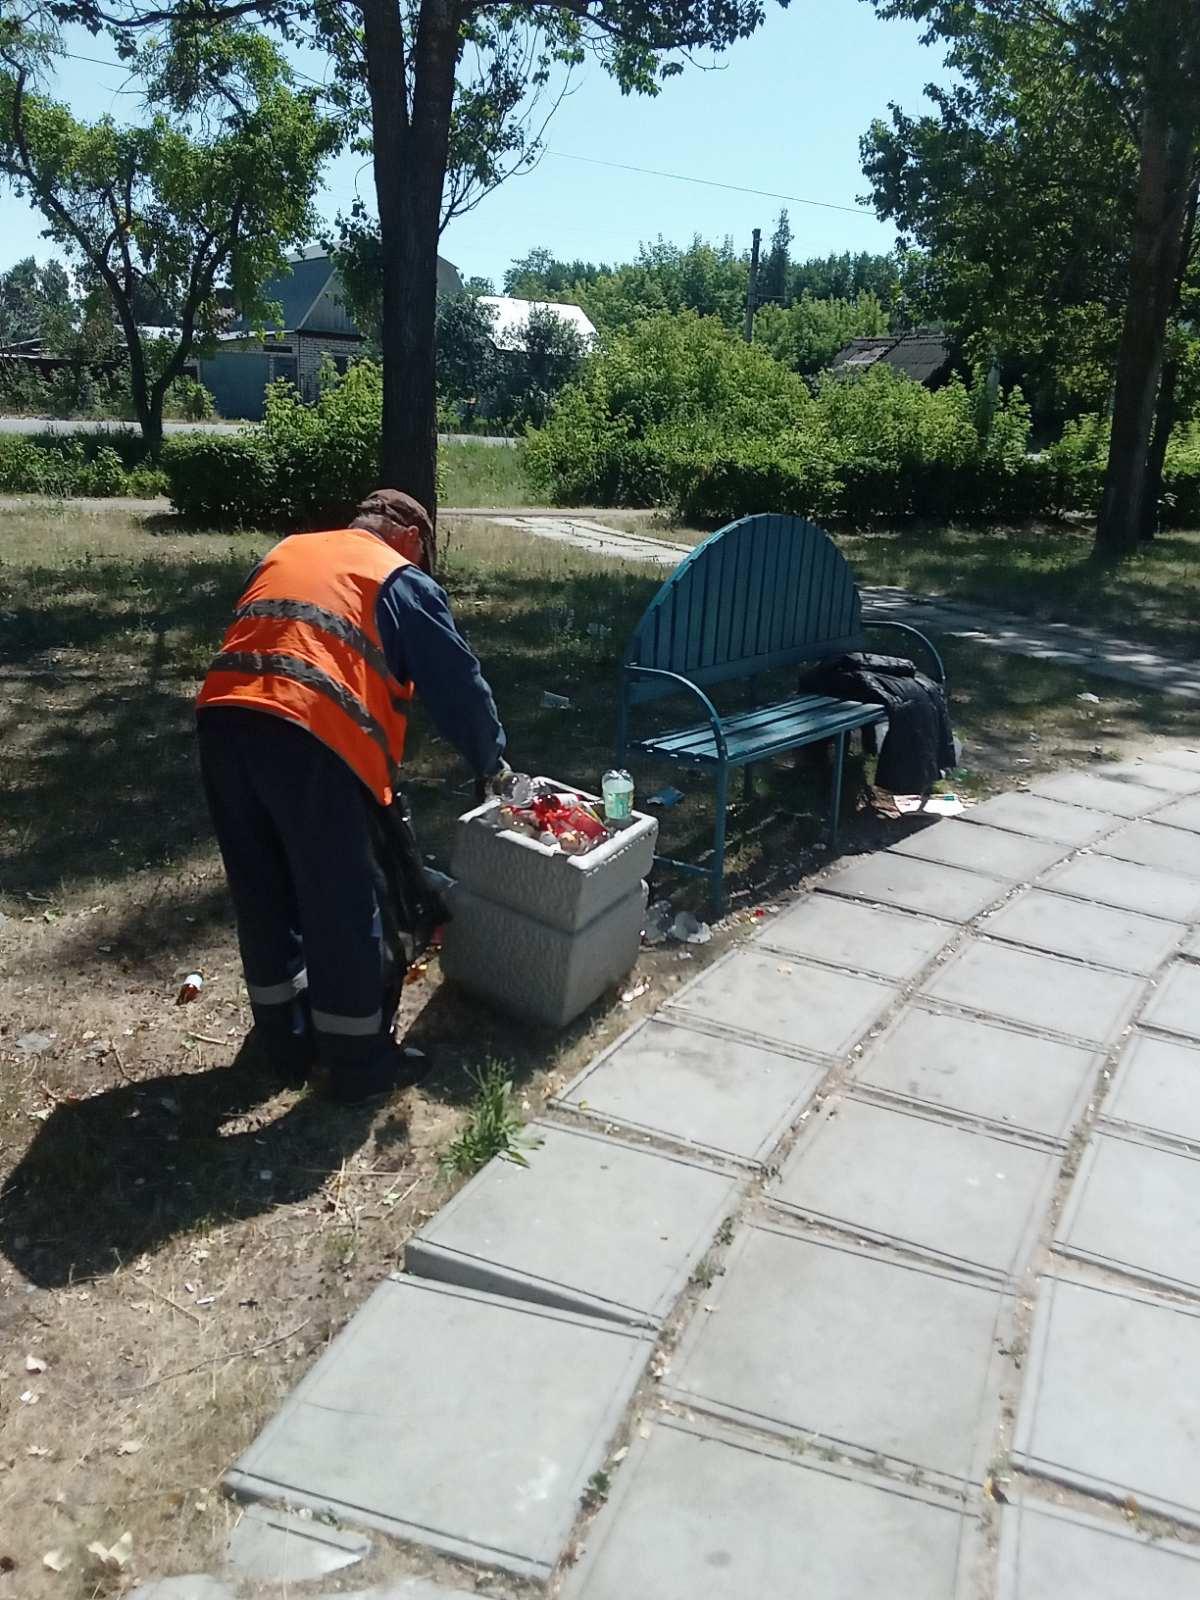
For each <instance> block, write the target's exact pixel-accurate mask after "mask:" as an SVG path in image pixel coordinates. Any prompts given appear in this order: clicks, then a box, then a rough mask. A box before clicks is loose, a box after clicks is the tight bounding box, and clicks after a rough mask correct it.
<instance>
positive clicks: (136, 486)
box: [0, 434, 165, 498]
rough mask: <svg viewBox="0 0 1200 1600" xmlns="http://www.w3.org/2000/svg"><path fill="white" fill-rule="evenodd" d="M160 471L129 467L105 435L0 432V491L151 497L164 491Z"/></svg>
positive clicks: (9, 492) (8, 492)
mask: <svg viewBox="0 0 1200 1600" xmlns="http://www.w3.org/2000/svg"><path fill="white" fill-rule="evenodd" d="M164 487H165V481H164V479H163V476H162V474H161V473H160V472H157V471H155V470H153V469H151V468H146V467H134V468H132V469H130V468H129V467H128V466H127V464H126V461H125V460H124V458H123V456H122V452H121V450H120V449H119V448H118V446H117V444H116V443H111V444H110V443H108V442H106V439H105V436H104V435H102V434H101V435H93V436H91V437H87V436H84V435H79V434H76V435H72V436H71V437H70V438H62V437H61V436H59V435H55V436H48V437H47V438H43V439H37V438H26V437H22V436H21V435H19V434H0V493H5V494H46V495H62V496H84V497H87V496H103V497H105V498H108V497H112V498H116V497H119V496H131V495H132V496H139V497H143V496H144V497H151V496H155V495H159V494H161V493H162V492H163V489H164Z"/></svg>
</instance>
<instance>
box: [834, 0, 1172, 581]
mask: <svg viewBox="0 0 1200 1600" xmlns="http://www.w3.org/2000/svg"><path fill="white" fill-rule="evenodd" d="M874 3H875V4H876V5H877V6H878V8H879V10H880V11H881V12H882V13H883V14H884V15H887V16H897V15H900V16H906V17H912V18H916V19H918V20H920V21H922V22H924V23H925V25H926V28H927V33H926V38H927V39H928V40H930V41H932V40H941V41H943V42H945V43H946V44H947V46H948V54H947V61H948V64H949V66H950V67H951V68H952V69H953V71H954V74H955V81H954V83H953V84H952V86H951V87H949V88H940V89H939V88H937V87H931V88H930V89H929V90H928V93H929V94H930V95H931V97H932V98H933V100H934V105H935V112H934V114H933V115H932V116H926V117H921V118H916V119H913V118H910V117H907V116H905V114H904V113H903V112H901V111H899V110H898V109H897V108H895V107H893V108H892V120H891V125H890V126H887V125H883V124H877V125H876V127H875V128H874V129H872V131H871V133H870V134H869V135H868V137H867V139H866V141H865V142H864V157H865V164H866V169H867V173H868V176H869V177H870V178H871V181H872V184H873V187H874V190H875V199H876V205H877V208H878V209H879V210H880V212H881V214H882V215H885V216H889V217H891V218H893V219H894V220H895V221H897V222H898V223H899V225H900V227H901V229H902V231H903V232H904V233H906V234H907V235H908V236H909V237H910V238H911V239H914V240H915V241H916V242H917V243H918V244H920V245H922V246H923V247H925V248H926V249H927V251H928V270H929V274H930V277H929V281H928V283H927V286H926V287H927V289H928V290H929V294H928V298H929V299H932V300H934V301H935V302H936V301H937V300H938V299H939V298H941V303H942V305H943V307H944V309H945V311H946V313H947V315H948V317H949V319H950V320H951V321H952V322H954V323H956V324H957V325H958V326H960V327H961V328H962V329H963V331H964V332H965V333H967V334H968V335H970V334H976V335H979V336H981V337H980V339H979V351H980V354H983V353H984V348H983V346H984V344H985V343H986V341H987V340H988V339H991V340H992V341H993V346H994V348H995V347H998V348H999V349H1001V350H1008V351H1016V352H1017V353H1024V354H1029V353H1032V352H1035V351H1040V352H1041V354H1042V356H1043V357H1044V358H1045V359H1046V360H1047V361H1048V362H1050V363H1051V364H1057V365H1058V367H1059V370H1062V362H1063V357H1064V356H1066V355H1067V354H1068V352H1070V353H1071V355H1072V356H1073V357H1074V359H1075V360H1076V364H1077V369H1078V370H1077V371H1076V372H1075V373H1074V374H1073V375H1072V376H1071V379H1070V380H1069V381H1071V382H1073V383H1075V384H1076V385H1082V384H1084V383H1086V382H1087V381H1088V375H1087V368H1088V367H1089V366H1091V367H1092V368H1093V370H1094V369H1095V367H1096V364H1097V363H1099V364H1100V366H1101V368H1107V377H1108V379H1109V381H1110V383H1111V392H1112V413H1113V420H1112V436H1111V445H1110V453H1109V460H1108V467H1107V473H1106V479H1105V490H1104V499H1103V505H1102V508H1101V513H1100V519H1099V523H1098V527H1097V544H1098V547H1099V548H1100V549H1102V550H1105V551H1110V552H1114V553H1119V552H1121V551H1123V550H1128V549H1130V548H1131V547H1132V546H1133V545H1134V544H1136V542H1137V541H1138V539H1139V537H1141V536H1142V534H1143V532H1144V530H1145V528H1146V526H1147V523H1148V521H1149V520H1150V519H1151V517H1152V514H1153V510H1154V504H1155V501H1156V497H1157V488H1156V483H1155V478H1154V474H1155V465H1156V458H1157V451H1158V444H1157V443H1156V442H1155V417H1156V408H1157V412H1158V415H1159V418H1160V421H1161V419H1163V418H1164V417H1165V419H1166V420H1167V423H1168V425H1169V418H1170V414H1171V411H1172V404H1171V403H1170V402H1171V401H1172V395H1171V393H1170V388H1171V385H1170V383H1168V385H1167V386H1166V387H1165V388H1164V386H1163V384H1162V383H1161V381H1160V380H1161V379H1162V377H1163V367H1164V357H1165V355H1166V352H1167V351H1168V348H1169V346H1170V339H1171V325H1172V319H1173V317H1174V315H1175V313H1176V311H1177V309H1178V306H1179V303H1180V289H1181V285H1182V283H1183V281H1184V276H1185V272H1184V268H1185V265H1186V256H1187V250H1188V245H1189V241H1190V231H1191V226H1192V220H1193V216H1194V212H1193V201H1192V196H1194V193H1195V187H1196V178H1197V132H1198V129H1200V0H968V3H966V4H963V3H961V0H874ZM1169 378H1170V368H1169V366H1168V379H1169ZM1161 432H1162V429H1161V427H1160V429H1159V433H1160V435H1161ZM1159 442H1161V440H1160V441H1159Z"/></svg>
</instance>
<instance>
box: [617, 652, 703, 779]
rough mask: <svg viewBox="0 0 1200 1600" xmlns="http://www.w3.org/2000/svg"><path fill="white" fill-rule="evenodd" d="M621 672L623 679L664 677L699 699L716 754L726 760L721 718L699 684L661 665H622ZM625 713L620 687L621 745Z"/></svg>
mask: <svg viewBox="0 0 1200 1600" xmlns="http://www.w3.org/2000/svg"><path fill="white" fill-rule="evenodd" d="M621 672H622V676H623V678H625V679H627V678H664V679H666V680H667V681H668V682H669V683H673V684H674V685H675V686H676V688H677V689H678V690H679V692H680V693H681V694H689V695H691V696H693V698H694V699H696V700H699V702H700V704H701V705H702V706H703V707H704V711H705V714H706V715H707V717H708V720H709V722H710V723H711V724H712V731H713V739H714V740H715V741H716V746H717V754H718V756H719V757H720V758H721V761H722V762H724V761H726V760H728V756H729V752H728V749H727V748H726V744H725V735H724V733H723V732H722V731H721V719H720V717H719V716H718V715H717V708H716V706H714V705H713V703H712V701H711V700H710V699H709V698H708V696H707V695H706V694H705V692H704V690H703V689H701V688H700V686H699V684H695V683H693V682H692V680H691V679H690V678H685V677H682V676H681V675H680V674H679V673H678V672H664V671H663V670H662V668H661V667H633V666H625V667H622V669H621ZM626 715H627V711H626V705H625V694H624V689H623V688H622V693H621V744H622V746H623V745H624V742H625V735H626V732H627V728H626V720H625V719H626Z"/></svg>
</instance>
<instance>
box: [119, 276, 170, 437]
mask: <svg viewBox="0 0 1200 1600" xmlns="http://www.w3.org/2000/svg"><path fill="white" fill-rule="evenodd" d="M113 298H114V300H116V309H117V318H118V320H119V322H120V324H121V328H122V331H123V332H124V334H125V345H126V349H127V351H128V354H129V392H130V395H131V397H132V399H133V412H134V415H135V416H136V417H137V421H138V427H139V428H140V429H141V433H142V445H143V454H144V455H145V457H146V459H147V460H150V461H156V460H157V459H158V455H159V452H160V451H161V450H162V442H163V396H162V394H161V393H160V392H159V391H158V387H157V385H155V384H151V382H150V378H149V374H148V373H147V371H146V357H145V354H144V353H143V351H142V336H141V334H140V333H139V332H138V329H137V323H136V322H135V320H134V316H133V309H132V307H131V305H130V304H129V302H128V299H127V298H126V297H124V296H121V297H118V296H117V295H116V294H115V293H114V296H113Z"/></svg>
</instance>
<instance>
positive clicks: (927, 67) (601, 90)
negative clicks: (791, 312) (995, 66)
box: [0, 0, 941, 287]
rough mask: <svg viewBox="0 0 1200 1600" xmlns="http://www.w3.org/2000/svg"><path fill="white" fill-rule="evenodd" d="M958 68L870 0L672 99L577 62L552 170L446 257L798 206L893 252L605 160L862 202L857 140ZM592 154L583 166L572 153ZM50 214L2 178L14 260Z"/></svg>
mask: <svg viewBox="0 0 1200 1600" xmlns="http://www.w3.org/2000/svg"><path fill="white" fill-rule="evenodd" d="M71 48H72V49H73V50H75V51H76V52H77V53H78V54H80V55H86V56H95V57H106V56H107V55H108V52H107V50H106V48H105V46H104V44H103V42H102V41H99V40H93V39H90V38H87V37H86V36H83V35H81V36H78V37H77V38H73V39H72V41H71ZM939 76H941V71H940V58H939V57H938V55H937V54H936V53H935V52H934V51H931V50H929V49H927V48H925V47H924V46H922V45H921V44H920V43H919V42H918V37H917V29H916V28H915V27H914V26H912V25H910V24H908V23H903V22H882V21H880V20H879V19H878V18H877V16H876V14H875V12H874V11H873V10H872V8H871V7H870V6H869V5H866V4H862V3H856V0H794V3H793V4H792V6H791V7H790V8H789V9H788V10H787V11H783V10H780V9H778V8H777V7H774V6H772V7H771V9H770V10H769V11H768V14H767V20H766V22H765V24H764V26H763V27H762V28H761V29H760V30H759V32H758V34H757V35H756V36H755V37H754V38H753V39H750V40H748V41H745V42H743V43H741V44H738V45H735V46H734V48H733V49H732V50H730V51H729V52H728V53H727V54H726V55H725V56H724V57H723V58H722V64H721V65H720V66H719V67H718V68H717V69H716V70H713V71H703V70H699V69H697V68H689V69H685V71H684V74H683V76H682V77H680V78H676V79H673V80H670V81H669V82H668V83H667V84H666V85H665V86H664V88H663V91H662V93H661V94H660V95H658V96H657V98H655V99H652V100H645V99H641V98H637V97H634V98H629V99H626V98H624V97H622V96H621V95H620V93H619V92H618V91H617V90H616V89H615V88H614V86H613V85H612V83H611V82H610V81H608V80H607V79H606V78H605V76H604V74H603V73H602V72H600V71H599V69H598V68H594V67H593V68H587V69H585V70H584V71H582V72H581V73H580V74H578V75H577V77H576V79H575V83H574V88H573V91H572V93H571V94H570V95H569V96H568V98H567V99H566V100H565V101H564V103H563V105H562V106H561V107H560V108H559V110H558V112H557V114H556V116H555V118H554V121H553V122H552V124H551V125H550V128H549V131H548V135H547V141H546V142H547V144H548V146H549V150H548V153H547V154H546V155H545V156H544V157H543V159H542V161H541V163H540V165H539V166H538V167H537V169H536V171H534V172H532V173H528V174H522V175H520V176H518V177H514V178H512V179H510V180H509V181H508V182H507V183H506V184H504V185H503V186H502V187H501V188H500V189H498V190H497V191H496V192H495V193H494V194H492V195H490V196H488V198H487V199H485V200H484V201H483V202H482V204H481V205H480V206H479V207H478V209H477V210H475V211H474V212H472V213H471V214H469V215H468V216H466V217H463V218H461V219H459V220H456V221H455V222H453V223H451V225H450V227H449V228H448V229H447V230H446V233H445V235H444V236H443V241H442V253H443V255H446V256H448V257H449V258H450V259H451V260H452V261H453V262H455V264H456V265H457V266H458V267H459V268H460V270H461V271H462V272H463V274H464V275H472V274H477V275H480V276H483V277H490V278H492V279H494V280H495V281H496V286H497V287H499V283H500V279H501V278H502V276H503V273H504V269H505V267H506V266H507V265H508V263H509V262H510V261H511V260H512V259H513V258H514V257H515V256H520V255H524V254H525V253H526V252H527V251H528V250H530V249H532V248H534V247H535V246H538V245H544V246H546V247H547V248H549V249H551V250H553V251H554V252H555V254H557V255H560V256H566V257H569V258H571V259H574V258H576V257H583V258H585V259H591V260H608V261H612V260H626V259H629V258H630V257H631V256H632V255H633V254H634V253H635V252H636V250H637V247H638V245H639V243H641V242H642V241H643V240H647V241H648V240H653V239H654V238H656V237H657V236H658V235H660V234H661V235H662V236H663V237H664V238H666V239H670V240H672V241H675V242H678V243H684V242H686V241H687V240H689V239H690V238H691V236H692V235H693V234H694V233H697V232H698V233H700V234H702V235H704V236H705V237H706V238H710V239H715V240H719V239H722V238H724V237H725V235H726V234H732V235H733V237H734V240H735V242H736V243H737V244H738V245H739V246H743V245H748V244H749V239H750V231H751V229H752V228H754V227H756V226H757V227H761V228H762V230H763V234H764V239H765V237H766V236H768V235H769V233H770V230H771V228H772V226H773V223H774V220H775V218H776V216H777V215H778V212H779V210H780V207H781V206H783V205H786V206H787V209H788V212H789V215H790V218H791V225H792V232H793V234H794V240H793V244H792V252H793V255H794V256H805V255H823V254H825V253H826V252H828V251H833V250H856V249H866V250H886V249H888V248H889V247H890V246H891V244H892V242H893V238H894V235H893V232H892V230H891V229H890V228H889V227H887V226H885V225H883V224H881V223H879V222H877V221H876V220H875V218H874V216H873V214H872V213H871V212H870V211H867V212H866V213H864V214H854V213H848V212H844V211H835V210H823V209H820V208H818V207H815V206H809V205H802V204H799V203H797V202H796V201H782V200H777V199H771V198H765V197H757V196H753V195H748V194H738V193H733V192H730V191H728V190H723V189H716V188H707V187H703V186H700V185H697V184H693V183H681V182H675V181H672V180H670V179H667V178H661V177H653V176H649V175H644V174H637V173H633V172H628V171H620V170H614V169H612V168H610V167H605V166H599V165H594V164H592V163H593V162H596V161H607V162H615V163H621V164H624V165H626V166H635V167H650V168H656V169H659V170H661V171H664V172H672V173H682V174H685V175H689V176H692V177H696V178H705V179H709V180H712V181H714V182H722V183H730V184H736V185H744V186H746V187H750V188H755V189H762V190H769V191H773V192H774V193H777V194H787V195H794V196H800V197H803V198H805V199H810V200H818V201H825V202H827V203H829V204H831V205H841V206H853V205H854V204H855V201H856V199H858V198H859V197H860V196H861V195H862V193H863V192H864V190H865V187H866V185H865V182H864V179H863V176H862V171H861V168H860V166H859V156H858V140H859V137H860V135H861V134H862V133H863V132H864V131H865V129H866V128H867V126H868V124H869V123H870V121H871V119H872V118H873V117H875V116H880V115H883V114H885V112H886V107H887V104H888V102H889V100H896V101H898V102H899V103H900V104H902V105H903V106H904V107H905V108H906V109H908V110H917V109H919V107H920V105H921V103H922V98H923V95H922V91H923V88H924V85H925V84H926V83H927V82H928V81H929V80H930V79H931V78H937V77H939ZM126 84H127V78H126V73H125V71H124V69H122V68H121V67H119V66H117V65H116V64H113V65H111V66H104V65H95V64H93V63H90V62H83V61H66V62H64V63H63V64H62V68H61V72H60V77H59V82H58V86H57V91H56V92H57V93H58V95H59V97H60V98H62V99H64V100H66V101H67V102H68V103H69V104H70V105H71V106H72V108H73V109H74V110H75V112H76V114H77V115H80V116H87V117H92V116H98V115H101V114H102V113H104V112H109V111H111V112H112V113H113V114H114V115H116V116H118V117H122V116H125V115H133V114H135V111H136V100H135V99H134V98H133V97H132V96H130V95H129V94H128V93H122V89H123V88H124V87H125V86H126ZM579 156H583V157H588V158H590V161H588V162H584V161H579V160H575V159H570V158H571V157H579ZM356 185H357V187H358V189H359V190H361V192H362V195H363V197H364V198H365V199H368V200H369V199H370V197H371V174H370V171H369V170H364V169H363V164H362V158H361V157H350V156H347V157H343V158H340V159H339V160H338V161H336V162H335V163H333V164H332V165H331V167H330V169H329V172H328V175H327V179H326V184H325V189H324V192H323V194H322V197H321V208H322V210H323V212H324V213H325V214H326V215H328V216H333V215H334V214H335V213H336V212H337V211H338V209H339V208H346V207H348V206H349V203H350V202H351V200H352V199H353V198H354V194H355V190H356ZM39 234H40V219H39V218H38V216H37V214H36V213H35V212H33V211H32V210H31V209H30V208H29V207H28V206H27V205H26V203H25V202H24V201H20V200H18V199H16V198H15V197H14V196H13V195H12V194H11V193H10V192H8V191H6V190H0V267H7V266H9V265H11V264H12V262H14V261H16V260H18V259H20V258H21V257H22V256H26V255H29V254H31V253H32V254H35V255H38V256H39V257H44V256H46V255H47V254H48V253H50V251H49V249H48V246H47V242H46V241H45V240H43V239H41V238H40V237H39Z"/></svg>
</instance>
